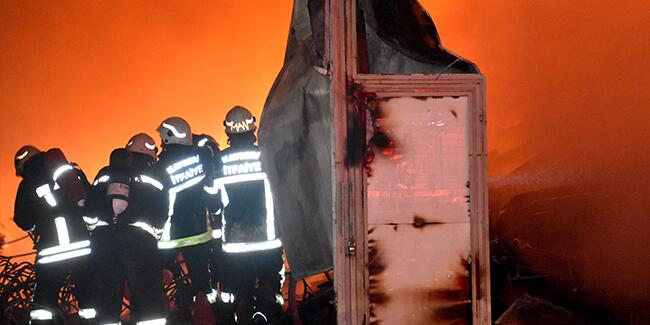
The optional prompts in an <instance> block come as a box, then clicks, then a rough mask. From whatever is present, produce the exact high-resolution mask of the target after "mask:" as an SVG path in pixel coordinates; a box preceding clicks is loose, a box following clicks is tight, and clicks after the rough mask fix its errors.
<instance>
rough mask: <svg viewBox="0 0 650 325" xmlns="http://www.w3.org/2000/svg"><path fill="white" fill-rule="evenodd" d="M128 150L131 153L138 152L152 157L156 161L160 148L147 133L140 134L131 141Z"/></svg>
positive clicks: (127, 145)
mask: <svg viewBox="0 0 650 325" xmlns="http://www.w3.org/2000/svg"><path fill="white" fill-rule="evenodd" d="M126 150H128V151H130V152H138V153H142V154H145V155H147V156H150V157H151V158H153V159H154V161H155V160H156V154H157V153H158V147H156V141H154V139H153V138H152V137H150V136H149V135H148V134H146V133H138V134H136V135H134V136H133V137H131V139H129V142H128V143H127V144H126Z"/></svg>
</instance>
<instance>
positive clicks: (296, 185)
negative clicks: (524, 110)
mask: <svg viewBox="0 0 650 325" xmlns="http://www.w3.org/2000/svg"><path fill="white" fill-rule="evenodd" d="M324 3H325V1H324V0H311V1H310V0H295V1H294V7H293V15H292V18H291V26H290V31H289V38H288V41H287V49H286V55H285V61H284V66H283V67H282V70H281V71H280V73H279V75H278V77H277V78H276V80H275V83H274V84H273V87H272V88H271V91H270V93H269V95H268V98H267V100H266V103H265V105H264V110H263V113H262V118H261V122H260V128H259V140H260V148H261V151H262V154H263V155H262V163H263V164H264V168H265V169H266V172H267V173H268V175H269V179H270V182H271V188H272V190H273V195H274V204H275V211H276V219H277V220H278V226H279V229H280V231H281V235H282V240H283V243H284V248H285V252H286V255H287V258H288V261H289V265H290V267H291V271H292V274H293V276H294V277H295V278H297V279H300V278H304V277H307V276H309V275H312V274H316V273H320V272H323V271H325V270H328V269H331V268H333V242H332V240H333V233H332V200H333V198H332V163H333V161H332V152H331V150H332V140H333V134H332V132H333V129H334V128H333V125H332V108H331V106H330V86H331V78H330V75H328V72H327V68H326V67H325V64H324V62H325V61H327V60H324V58H323V56H324V53H325V52H326V51H325V49H326V48H327V46H326V44H328V42H327V40H326V39H325V35H326V33H325V32H324V31H325V30H326V29H325V28H326V27H325V25H326V24H325V20H324V17H325V10H326V8H325V4H324ZM357 17H358V18H359V21H358V27H359V37H358V44H359V60H360V62H359V67H360V72H363V73H376V74H391V73H394V74H397V73H399V74H409V73H423V74H425V73H428V74H433V73H441V72H444V73H476V72H477V71H478V69H477V68H476V66H475V65H474V64H472V63H470V62H468V61H466V60H464V59H462V58H460V57H457V56H455V55H454V54H452V53H450V52H448V51H447V50H445V49H444V48H443V47H442V46H441V45H440V39H439V37H438V33H437V31H436V28H435V26H434V24H433V21H432V20H431V18H430V17H429V15H428V14H427V13H426V12H425V11H424V9H423V8H422V7H421V6H420V5H419V3H418V2H417V1H411V0H402V1H398V0H374V1H363V0H359V2H358V13H357Z"/></svg>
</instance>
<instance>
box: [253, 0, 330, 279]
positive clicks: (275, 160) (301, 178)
mask: <svg viewBox="0 0 650 325" xmlns="http://www.w3.org/2000/svg"><path fill="white" fill-rule="evenodd" d="M323 17H324V10H323V1H307V0H296V1H295V2H294V9H293V16H292V18H291V29H290V33H289V40H288V43H287V51H286V56H285V61H284V66H283V67H282V70H281V71H280V74H279V75H278V77H277V79H276V80H275V83H274V84H273V87H272V88H271V91H270V93H269V96H268V98H267V101H266V104H265V105H264V111H263V113H262V119H261V122H260V129H259V139H260V148H261V151H262V163H263V164H264V167H265V169H266V172H267V174H268V175H269V180H270V182H271V188H272V191H273V196H274V200H273V201H274V204H275V211H276V219H277V220H278V223H279V228H280V230H281V235H282V241H283V243H284V248H285V252H286V256H287V259H288V261H289V265H290V267H291V272H292V275H293V276H294V278H297V279H300V278H304V277H307V276H309V275H312V274H316V273H320V272H323V271H325V270H328V269H331V268H332V267H333V257H332V254H333V250H332V209H331V206H332V187H331V186H332V185H331V183H332V173H331V168H332V165H331V164H332V158H331V149H332V111H331V108H330V78H329V77H328V76H327V75H326V72H327V70H326V69H325V68H323V67H321V65H322V62H323V60H322V56H323V49H324V36H323V35H324V33H323V32H324V27H325V25H324V21H323Z"/></svg>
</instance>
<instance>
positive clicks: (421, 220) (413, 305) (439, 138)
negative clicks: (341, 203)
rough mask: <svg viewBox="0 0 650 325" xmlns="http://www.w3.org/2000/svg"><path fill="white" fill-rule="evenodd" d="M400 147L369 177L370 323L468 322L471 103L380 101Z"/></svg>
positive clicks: (377, 162) (385, 120)
mask: <svg viewBox="0 0 650 325" xmlns="http://www.w3.org/2000/svg"><path fill="white" fill-rule="evenodd" d="M378 108H379V109H380V110H381V112H382V118H381V120H379V121H378V122H379V123H380V124H381V126H382V127H383V129H384V131H385V132H386V133H387V134H388V136H389V137H390V138H391V139H392V140H394V141H395V145H396V146H395V149H392V150H386V151H385V152H383V154H377V156H376V158H375V161H374V162H373V164H372V176H371V177H369V178H368V229H369V234H368V239H369V242H368V248H369V256H368V271H369V294H368V302H369V305H370V310H371V313H370V314H371V317H370V323H371V324H469V323H471V290H470V289H471V285H470V279H469V274H470V273H469V264H468V259H469V252H470V222H469V211H468V210H469V203H468V201H469V197H468V195H469V189H468V187H467V184H468V180H469V168H468V167H469V157H468V141H467V139H468V136H467V134H468V131H469V130H468V125H469V123H468V116H467V98H466V97H458V98H453V97H443V98H433V97H429V98H412V97H402V98H392V99H389V100H384V101H380V102H379V103H378Z"/></svg>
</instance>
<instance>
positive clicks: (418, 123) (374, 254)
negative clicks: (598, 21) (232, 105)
mask: <svg viewBox="0 0 650 325" xmlns="http://www.w3.org/2000/svg"><path fill="white" fill-rule="evenodd" d="M398 22H399V23H398ZM483 89H484V88H483V79H482V76H481V75H480V74H479V73H478V68H477V67H476V66H475V65H474V64H472V63H471V62H468V61H467V60H465V59H463V58H461V57H459V56H456V55H455V54H453V53H451V52H449V51H447V50H446V49H445V48H443V47H442V46H441V42H440V39H439V37H438V34H437V31H436V29H435V26H434V24H433V21H432V20H431V18H430V17H429V16H428V14H427V13H426V12H425V11H424V9H423V8H422V7H421V6H420V5H419V3H418V2H417V1H306V0H298V1H295V3H294V12H293V18H292V23H291V32H290V36H289V41H288V45H287V53H286V58H285V65H284V67H283V68H282V71H281V72H280V75H279V76H278V78H277V79H276V82H275V84H274V86H273V88H272V90H271V93H270V94H269V97H268V99H267V102H266V105H265V108H264V113H263V117H262V123H261V125H260V145H261V148H262V152H263V155H264V156H265V157H266V158H265V159H266V160H265V161H263V163H264V164H265V166H266V167H267V170H268V174H269V178H270V180H271V184H272V187H273V191H274V193H275V194H274V195H275V199H276V201H277V203H276V209H277V213H276V215H277V216H278V218H279V222H280V227H281V229H282V233H283V240H284V244H285V250H286V253H287V258H288V261H289V264H290V265H291V268H292V273H293V274H294V275H295V276H297V277H298V278H303V277H306V276H309V275H311V274H315V273H318V272H322V271H323V270H326V269H331V268H334V272H335V282H336V292H337V309H338V322H339V323H341V324H359V323H371V324H379V323H386V324H390V323H392V324H395V323H409V324H430V323H432V322H433V323H448V322H452V323H475V324H488V323H490V322H491V320H490V318H491V317H490V305H489V301H490V288H489V285H490V283H489V281H488V279H489V263H488V262H487V261H488V260H489V255H488V249H487V248H488V221H487V200H486V197H487V196H486V195H487V184H486V165H485V118H484V104H483V103H484V97H483V96H484V93H483V92H484V90H483Z"/></svg>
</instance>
